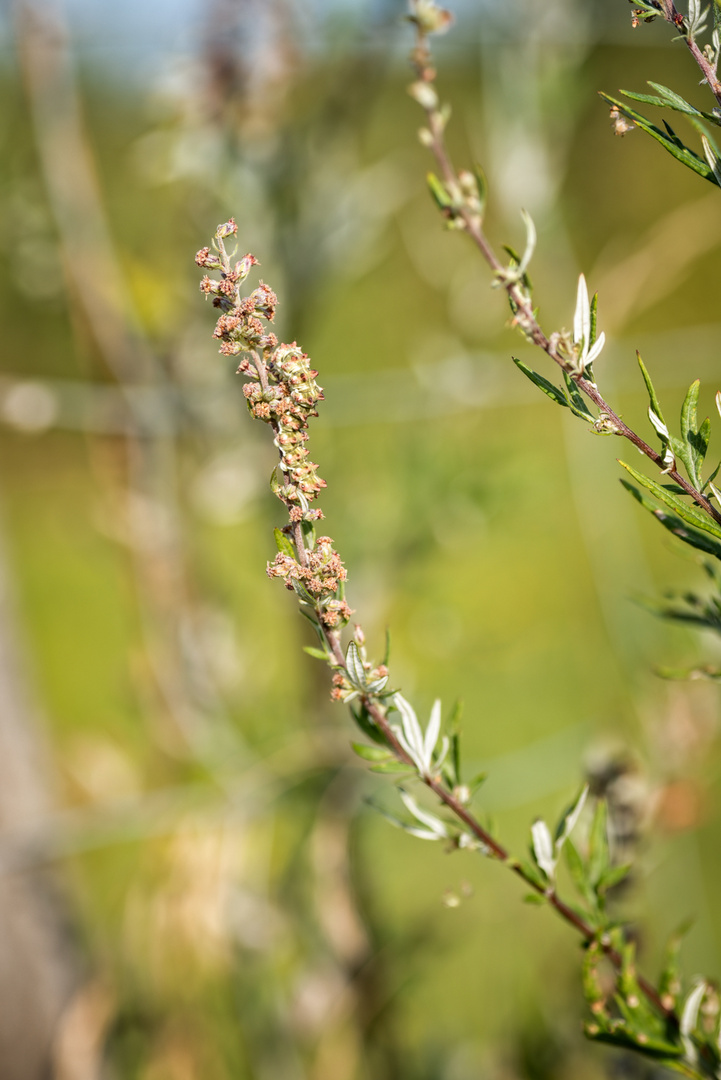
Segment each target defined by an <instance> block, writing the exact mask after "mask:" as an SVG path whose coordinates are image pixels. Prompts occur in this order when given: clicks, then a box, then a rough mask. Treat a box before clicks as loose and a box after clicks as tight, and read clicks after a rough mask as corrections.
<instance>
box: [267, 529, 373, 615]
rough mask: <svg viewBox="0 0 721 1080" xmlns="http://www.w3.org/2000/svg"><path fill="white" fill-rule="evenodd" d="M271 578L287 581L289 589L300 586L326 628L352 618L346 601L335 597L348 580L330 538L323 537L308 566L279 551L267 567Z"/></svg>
mask: <svg viewBox="0 0 721 1080" xmlns="http://www.w3.org/2000/svg"><path fill="white" fill-rule="evenodd" d="M268 577H280V578H283V579H284V580H285V586H286V588H287V589H295V588H296V586H295V583H296V582H298V583H299V584H300V585H301V586H302V587H303V588H304V589H305V590H306V591H307V592H308V593H310V595H311V597H312V598H313V600H314V601H315V603H316V606H317V607H318V609H319V610H320V618H321V620H322V621H323V623H324V625H325V626H327V627H335V626H338V625H339V624H341V625H343V624H345V623H346V622H347V621H348V619H349V618H350V617H351V615H352V614H353V613H352V611H351V609H350V608H349V607H348V604H347V603H346V602H345V600H341V599H338V598H337V597H336V593H337V591H338V587H339V585H340V583H341V582H343V581H345V579H346V577H347V571H346V568H345V567H344V566H343V563H342V561H341V558H340V555H339V554H338V552H337V551H335V550H334V549H333V541H332V540H331V538H330V537H329V536H321V537H319V538H318V540H317V541H316V544H315V547H314V548H313V550H312V551H309V552H308V561H307V565H305V566H301V565H300V564H299V563H298V562H297V561H296V560H295V559H294V558H293V557H292V556H290V555H286V554H284V553H283V552H281V551H279V552H278V554H277V555H276V557H275V561H274V562H272V563H270V564H269V565H268Z"/></svg>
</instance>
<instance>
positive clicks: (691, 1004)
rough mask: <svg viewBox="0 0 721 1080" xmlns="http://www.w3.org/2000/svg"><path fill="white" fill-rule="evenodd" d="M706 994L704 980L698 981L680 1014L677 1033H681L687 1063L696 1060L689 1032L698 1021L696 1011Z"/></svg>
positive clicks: (694, 1048)
mask: <svg viewBox="0 0 721 1080" xmlns="http://www.w3.org/2000/svg"><path fill="white" fill-rule="evenodd" d="M705 993H706V980H705V979H699V980H698V981H697V982H696V985H695V986H694V988H693V990H692V991H691V993H690V994H689V995H688V997H687V998H686V1000H685V1002H684V1005H683V1010H682V1012H681V1021H680V1024H679V1031H680V1033H681V1042H682V1043H683V1048H684V1050H685V1051H686V1057H687V1058H688V1059H689V1061H691V1062H694V1061H695V1060H696V1057H697V1054H696V1047H695V1046H694V1045H693V1043H692V1042H691V1032H692V1031H693V1030H694V1028H695V1027H696V1021H697V1019H698V1010H699V1008H700V1006H701V1002H702V1000H703V996H704V994H705Z"/></svg>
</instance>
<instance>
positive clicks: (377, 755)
mask: <svg viewBox="0 0 721 1080" xmlns="http://www.w3.org/2000/svg"><path fill="white" fill-rule="evenodd" d="M351 746H352V748H353V752H354V753H356V754H357V755H358V757H359V758H363V760H364V761H387V760H388V759H389V758H390V757H391V756H392V755H391V751H390V750H388V749H385V748H384V747H382V746H366V744H365V743H357V742H352V743H351Z"/></svg>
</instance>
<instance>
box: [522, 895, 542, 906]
mask: <svg viewBox="0 0 721 1080" xmlns="http://www.w3.org/2000/svg"><path fill="white" fill-rule="evenodd" d="M523 903H524V904H536V905H537V906H538V907H543V905H544V904H547V903H548V897H547V896H544V895H543V893H537V892H532V893H526V895H525V896H524V897H523Z"/></svg>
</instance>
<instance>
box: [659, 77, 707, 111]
mask: <svg viewBox="0 0 721 1080" xmlns="http://www.w3.org/2000/svg"><path fill="white" fill-rule="evenodd" d="M648 85H649V86H652V87H653V89H654V90H655V91H656V93H657V94H658V95H659V97H661V98H662V99H663V103H664V105H668V107H669V108H670V109H675V110H676V112H682V113H687V114H688V115H689V116H701V113H700V112H699V110H698V109H697V108H696V107H695V106H694V105H689V103H688V101H686V100H685V99H684V98H682V97H681V95H680V94H677V93H676V92H675V90H669V88H668V87H667V86H663V85H662V84H661V83H656V82H651V81H650V80H649V84H648Z"/></svg>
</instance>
